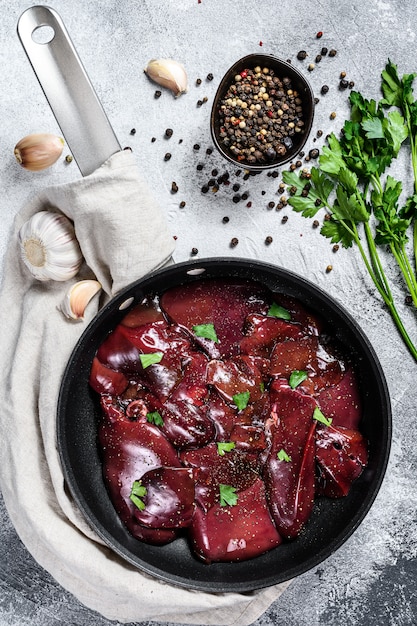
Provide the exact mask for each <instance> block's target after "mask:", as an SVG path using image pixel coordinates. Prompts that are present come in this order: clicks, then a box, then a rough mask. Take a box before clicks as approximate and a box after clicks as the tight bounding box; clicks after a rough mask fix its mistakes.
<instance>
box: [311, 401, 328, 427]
mask: <svg viewBox="0 0 417 626" xmlns="http://www.w3.org/2000/svg"><path fill="white" fill-rule="evenodd" d="M313 420H317V422H320V423H321V424H324V425H325V426H330V424H331V423H332V418H331V417H330V418H327V417H325V415H323V413H322V412H321V411H320V409H319V407H318V406H316V408H315V409H314V413H313Z"/></svg>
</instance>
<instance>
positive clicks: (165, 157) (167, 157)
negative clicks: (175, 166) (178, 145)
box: [164, 152, 172, 161]
mask: <svg viewBox="0 0 417 626" xmlns="http://www.w3.org/2000/svg"><path fill="white" fill-rule="evenodd" d="M171 156H172V155H171V153H170V152H167V153H166V154H165V156H164V161H169V160H170V158H171Z"/></svg>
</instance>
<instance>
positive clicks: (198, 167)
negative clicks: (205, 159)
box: [197, 163, 204, 172]
mask: <svg viewBox="0 0 417 626" xmlns="http://www.w3.org/2000/svg"><path fill="white" fill-rule="evenodd" d="M203 167H204V164H203V163H197V170H198V171H199V172H201V170H202V169H203Z"/></svg>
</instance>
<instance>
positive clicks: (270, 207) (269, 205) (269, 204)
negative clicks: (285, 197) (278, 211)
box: [268, 201, 275, 209]
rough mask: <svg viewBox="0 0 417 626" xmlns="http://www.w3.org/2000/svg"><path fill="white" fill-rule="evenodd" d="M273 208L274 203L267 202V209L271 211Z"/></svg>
mask: <svg viewBox="0 0 417 626" xmlns="http://www.w3.org/2000/svg"><path fill="white" fill-rule="evenodd" d="M274 206H275V202H272V201H271V202H268V209H273V208H274Z"/></svg>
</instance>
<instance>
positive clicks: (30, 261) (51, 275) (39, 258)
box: [19, 211, 83, 281]
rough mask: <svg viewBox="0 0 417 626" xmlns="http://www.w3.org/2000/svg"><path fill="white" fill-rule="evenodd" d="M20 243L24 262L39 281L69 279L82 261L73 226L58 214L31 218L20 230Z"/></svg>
mask: <svg viewBox="0 0 417 626" xmlns="http://www.w3.org/2000/svg"><path fill="white" fill-rule="evenodd" d="M19 244H20V254H21V258H22V261H23V263H24V264H25V265H26V267H27V268H28V269H29V271H30V273H31V274H32V276H33V277H34V278H36V279H37V280H41V281H47V280H58V281H64V280H69V279H70V278H72V277H73V276H75V275H76V274H77V273H78V270H79V269H80V266H81V263H82V261H83V256H82V253H81V250H80V246H79V244H78V241H77V239H76V237H75V231H74V226H73V225H72V223H71V222H70V220H69V219H68V218H67V217H65V215H62V214H59V213H52V212H50V211H39V212H38V213H35V214H34V215H32V217H31V218H30V219H29V220H28V221H27V222H26V223H25V224H23V226H22V227H21V229H20V231H19Z"/></svg>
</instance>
